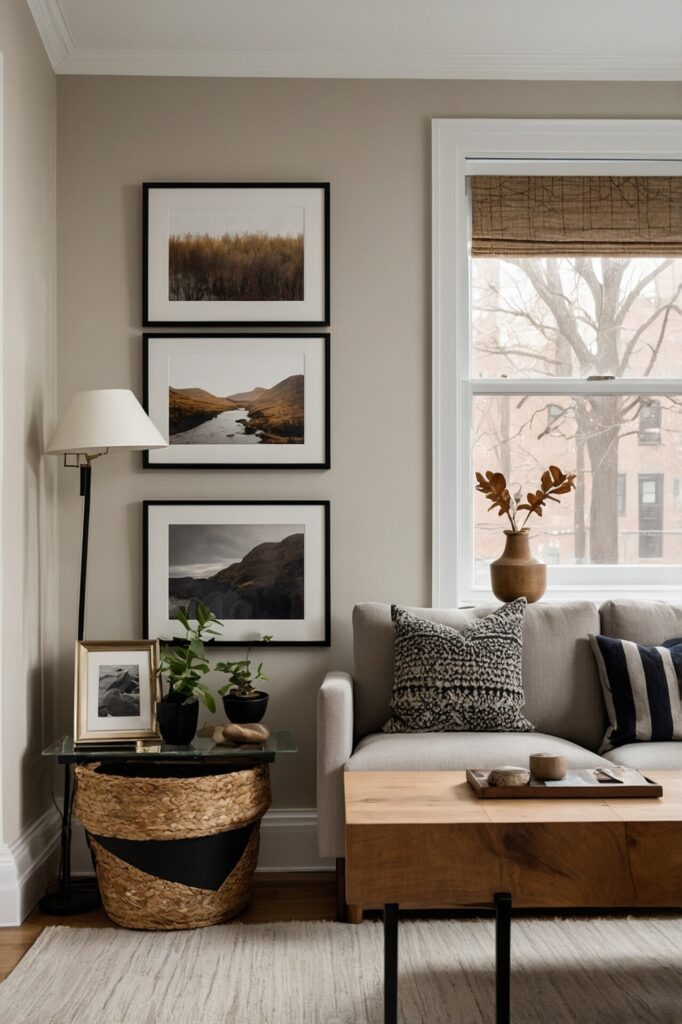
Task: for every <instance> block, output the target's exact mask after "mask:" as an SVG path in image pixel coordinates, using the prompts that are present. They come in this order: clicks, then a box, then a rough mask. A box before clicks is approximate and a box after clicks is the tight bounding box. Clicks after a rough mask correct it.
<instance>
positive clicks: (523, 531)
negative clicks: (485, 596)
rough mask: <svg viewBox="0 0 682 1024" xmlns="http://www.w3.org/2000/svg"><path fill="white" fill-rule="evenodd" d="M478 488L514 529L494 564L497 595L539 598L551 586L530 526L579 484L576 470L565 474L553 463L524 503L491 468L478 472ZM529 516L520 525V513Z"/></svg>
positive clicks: (507, 598)
mask: <svg viewBox="0 0 682 1024" xmlns="http://www.w3.org/2000/svg"><path fill="white" fill-rule="evenodd" d="M476 480H477V485H476V490H477V491H480V492H481V494H484V495H485V496H486V498H487V499H488V500H489V501H490V503H491V504H490V508H489V509H488V511H489V512H490V511H492V509H494V508H497V509H498V513H497V514H498V516H506V517H507V519H508V520H509V523H510V525H511V530H505V531H504V534H505V536H506V538H507V542H506V544H505V548H504V551H503V553H502V555H501V556H500V558H498V559H497V560H496V561H495V562H493V563H492V564H491V566H490V581H491V584H492V590H493V594H494V595H495V597H498V598H499V599H500V601H513V600H515V598H517V597H525V598H526V600H527V601H528V602H530V603H532V602H533V601H539V600H540V598H541V597H542V595H543V594H544V592H545V590H546V589H547V566H546V565H545V563H544V562H540V561H539V560H538V559H537V558H534V557H533V555H532V554H531V551H530V544H529V542H528V535H529V532H530V531H529V528H528V527H527V526H526V524H527V522H528V520H529V519H530V517H531V516H532V515H536V516H542V510H543V507H544V506H545V504H546V502H548V501H555V502H557V503H558V502H559V498H558V497H557V495H558V494H568V493H569V491H571V490H573V488H574V487H575V473H564V472H563V471H562V470H561V469H559V467H558V466H550V467H549V469H546V470H545V472H544V473H543V474H542V477H541V479H540V487H539V489H538V490H537V491H529V492H528V494H527V495H526V500H525V501H524V502H519V501H518V499H517V498H513V497H512V495H511V494H510V492H509V488H508V487H507V481H506V479H505V477H504V474H503V473H493V472H492V471H491V470H487V471H486V473H485V476H484V475H483V473H476ZM520 512H526V516H525V518H524V519H523V521H522V522H521V523H520V524H519V518H520V517H519V513H520Z"/></svg>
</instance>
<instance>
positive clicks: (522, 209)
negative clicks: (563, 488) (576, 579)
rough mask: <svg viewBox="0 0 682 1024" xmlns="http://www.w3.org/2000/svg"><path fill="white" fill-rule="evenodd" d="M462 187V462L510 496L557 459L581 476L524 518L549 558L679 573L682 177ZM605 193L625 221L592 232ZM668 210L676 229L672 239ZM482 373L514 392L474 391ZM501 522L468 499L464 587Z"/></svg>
mask: <svg viewBox="0 0 682 1024" xmlns="http://www.w3.org/2000/svg"><path fill="white" fill-rule="evenodd" d="M671 182H672V185H671ZM470 191H471V192H472V193H473V214H472V220H473V231H474V239H473V247H472V251H473V255H472V258H471V262H470V280H471V296H472V309H471V324H472V329H471V367H472V372H471V377H472V380H475V381H476V384H475V386H474V388H473V389H472V395H471V416H472V424H471V426H472V431H473V439H474V440H473V468H474V469H475V470H479V471H485V470H487V469H493V470H497V469H499V470H501V471H502V472H503V473H504V474H505V476H506V477H507V480H508V483H509V485H510V490H511V492H512V494H513V495H514V496H515V497H517V498H520V499H524V498H525V492H526V491H527V490H529V489H531V488H532V489H533V490H535V489H536V488H537V487H538V486H539V479H540V475H541V472H542V471H543V470H544V469H545V468H546V467H547V466H549V465H550V464H552V463H553V464H556V465H558V466H560V467H561V468H562V469H563V470H565V471H571V472H574V473H575V474H576V490H575V492H574V493H573V494H571V495H570V496H568V497H565V498H564V499H563V500H562V502H561V504H560V505H551V506H550V507H549V508H548V509H547V511H546V514H545V515H544V516H543V518H542V520H535V519H534V520H533V523H532V527H533V539H534V547H535V552H536V554H537V555H538V556H539V557H540V558H543V559H545V560H546V561H547V562H548V563H549V564H551V565H558V566H569V567H570V566H581V565H585V566H588V565H589V566H638V565H639V566H643V565H646V564H649V563H650V562H651V561H652V560H656V563H657V564H658V565H660V562H661V560H662V561H663V562H664V563H665V564H667V565H670V566H681V565H682V497H681V496H680V479H679V476H675V474H680V467H681V466H682V394H680V393H675V391H674V390H673V387H672V386H669V384H668V382H674V387H675V388H677V386H678V384H679V381H680V380H681V379H682V244H680V238H682V215H680V212H679V210H680V208H681V207H682V179H681V178H676V179H669V178H668V179H664V178H658V179H657V178H652V177H647V178H637V177H631V178H625V177H618V178H614V177H597V178H588V177H573V178H553V177H536V178H533V177H529V176H519V177H516V178H515V177H512V176H504V177H487V176H485V177H484V176H482V177H478V178H472V179H470ZM609 197H613V198H614V199H615V202H616V204H617V203H618V202H619V201H622V203H623V220H624V221H627V224H626V225H625V227H624V228H623V231H621V232H620V233H619V232H618V231H614V230H612V229H613V227H614V224H613V222H609V221H608V216H607V219H606V221H605V222H604V231H603V236H602V239H601V240H600V217H601V216H602V215H604V214H605V209H606V205H608V202H609V201H610V198H609ZM633 203H634V204H635V205H636V206H638V214H637V216H640V218H641V219H642V222H641V223H637V222H636V220H637V217H636V216H633V217H631V216H630V211H631V209H632V207H631V204H633ZM673 203H676V204H677V213H674V214H673V217H674V218H676V219H675V220H674V223H673V224H672V225H671V231H672V233H675V232H676V233H677V236H680V238H678V239H677V241H674V240H672V241H671V244H670V246H667V245H666V243H665V231H666V224H667V223H668V221H667V220H666V218H668V217H669V210H670V208H671V207H672V204H673ZM477 204H478V206H479V209H478V211H477ZM581 206H582V212H581V209H580V208H581ZM529 207H531V208H532V209H533V210H534V213H533V214H532V215H529V214H528V209H529ZM587 208H589V210H588V214H587V215H585V216H583V214H584V211H585V209H587ZM576 211H577V212H576ZM567 212H568V215H567ZM517 213H518V231H516V233H515V232H514V228H515V225H514V223H513V222H514V218H515V216H516V215H517ZM658 214H661V216H660V217H658V219H657V215H658ZM573 215H575V218H574V219H575V221H576V231H575V235H576V237H571V238H569V237H566V235H562V230H563V225H564V224H565V223H566V221H567V220H568V221H570V220H571V217H572V216H573ZM581 217H583V219H582V220H580V218H581ZM578 220H580V223H577V222H578ZM585 221H589V224H588V225H587V230H584V231H583V227H584V225H585ZM510 224H511V225H512V227H511V229H510V228H509V225H510ZM652 224H653V225H654V226H656V227H657V228H658V229H660V230H658V231H654V232H652V231H650V230H649V229H650V228H651V226H652ZM538 225H539V228H538ZM617 226H618V225H616V227H617ZM496 228H500V230H499V231H498V232H497V236H496ZM555 229H556V230H555ZM592 229H593V230H592ZM477 231H478V233H479V239H478V241H477V238H476V232H477ZM543 231H544V233H545V237H544V239H543V238H540V239H539V240H538V238H537V235H538V234H542V232H543ZM581 231H583V234H582V235H581ZM628 232H629V233H630V238H628ZM654 236H655V237H654ZM529 238H530V240H528V239H529ZM633 238H634V241H633ZM676 246H677V248H676ZM676 252H678V253H679V254H676ZM485 380H490V381H503V380H504V381H511V382H513V385H511V386H510V385H508V384H505V385H504V387H505V389H506V393H494V394H485V393H484V390H485V388H484V385H483V384H482V383H481V382H482V381H485ZM611 380H613V381H614V382H615V383H614V385H613V387H618V386H619V382H626V387H625V388H624V390H625V391H626V393H622V394H618V393H613V391H611V392H610V393H609V390H608V389H609V387H611V385H610V383H607V384H606V385H603V384H601V382H603V381H607V382H610V381H611ZM543 382H546V385H547V391H546V392H544V393H543ZM654 382H655V384H654ZM600 387H601V389H602V391H605V392H606V393H600ZM512 389H513V392H514V393H510V392H511V391H512ZM592 389H593V390H592ZM491 390H494V389H491ZM500 390H501V389H500ZM673 480H674V481H675V488H676V489H675V490H674V489H673V482H672V481H673ZM628 492H630V493H632V494H633V495H638V501H631V502H630V503H629V505H628V503H627V501H626V496H627V494H628ZM499 531H500V524H499V522H498V520H497V519H496V517H495V516H491V515H490V514H489V513H488V510H487V503H486V501H485V499H484V498H483V496H482V495H476V498H475V512H474V520H473V533H474V536H473V546H474V562H475V570H474V585H475V586H480V587H485V586H486V585H487V582H488V579H489V568H488V567H489V563H490V561H491V560H492V559H494V558H496V557H498V556H499V554H500V550H501V548H500V533H499ZM653 579H654V577H653V576H652V580H653Z"/></svg>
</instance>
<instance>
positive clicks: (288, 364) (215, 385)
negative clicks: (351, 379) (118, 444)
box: [143, 334, 329, 469]
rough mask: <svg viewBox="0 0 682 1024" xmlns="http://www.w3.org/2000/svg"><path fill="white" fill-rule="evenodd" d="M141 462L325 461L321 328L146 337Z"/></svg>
mask: <svg viewBox="0 0 682 1024" xmlns="http://www.w3.org/2000/svg"><path fill="white" fill-rule="evenodd" d="M144 406H145V409H146V411H147V413H148V414H149V416H150V418H151V420H152V422H153V423H154V424H155V425H156V427H157V428H158V429H159V431H160V432H161V433H162V434H163V436H164V437H165V438H166V440H167V441H168V447H167V448H159V449H156V450H154V451H149V452H145V453H144V456H143V458H144V465H145V467H146V468H148V469H168V468H176V469H197V468H201V469H211V468H212V469H328V468H329V335H328V334H305V335H295V334H280V335H257V334H224V335H208V334H183V335H170V336H169V335H158V334H145V335H144Z"/></svg>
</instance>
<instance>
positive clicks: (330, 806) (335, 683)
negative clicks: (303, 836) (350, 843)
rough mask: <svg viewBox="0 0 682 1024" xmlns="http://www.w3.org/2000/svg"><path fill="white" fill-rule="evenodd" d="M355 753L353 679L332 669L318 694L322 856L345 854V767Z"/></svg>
mask: <svg viewBox="0 0 682 1024" xmlns="http://www.w3.org/2000/svg"><path fill="white" fill-rule="evenodd" d="M352 753H353V680H352V679H351V677H350V676H349V675H348V673H347V672H329V673H328V675H327V676H326V677H325V679H324V681H323V683H322V686H321V687H320V692H319V694H318V698H317V838H318V846H319V850H320V855H321V856H322V857H343V856H344V852H345V816H344V809H343V769H344V765H345V764H346V761H347V760H348V758H349V757H350V756H351V754H352Z"/></svg>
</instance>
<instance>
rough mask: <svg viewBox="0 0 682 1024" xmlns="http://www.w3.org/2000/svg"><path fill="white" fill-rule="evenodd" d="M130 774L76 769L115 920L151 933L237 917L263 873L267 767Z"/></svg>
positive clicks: (80, 810) (79, 807)
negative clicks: (260, 866) (261, 853)
mask: <svg viewBox="0 0 682 1024" xmlns="http://www.w3.org/2000/svg"><path fill="white" fill-rule="evenodd" d="M126 767H127V766H126ZM126 767H124V766H120V765H119V766H115V767H113V766H103V765H101V764H90V765H77V766H76V795H75V802H74V810H75V812H76V814H77V815H78V817H79V818H80V820H81V822H82V823H83V826H84V828H85V830H86V833H87V836H88V842H89V844H90V849H91V852H92V854H93V856H94V860H95V866H96V870H97V880H98V882H99V887H100V891H101V894H102V902H103V904H104V908H105V910H106V912H107V914H108V915H109V917H110V918H111V919H112V920H113V921H115V922H116V923H117V924H120V925H122V926H123V927H124V928H145V929H148V930H151V931H156V930H164V929H173V928H201V927H204V926H205V925H211V924H219V923H220V922H221V921H227V920H228V919H229V918H231V917H234V916H235V914H238V913H239V911H240V910H241V909H242V908H243V907H244V905H245V904H246V902H247V901H248V898H249V894H250V890H251V882H252V879H253V873H254V871H255V869H256V862H257V860H258V842H259V832H260V820H261V818H262V817H263V815H264V814H265V812H266V810H267V809H268V807H269V806H270V774H269V770H268V766H267V765H258V766H256V767H255V768H247V769H240V770H231V769H227V768H225V767H223V768H222V770H221V773H220V774H215V768H213V769H210V771H211V773H210V774H206V773H204V772H206V771H207V770H206V769H203V770H202V768H194V767H192V766H189V767H187V766H178V767H175V768H174V767H169V766H167V765H158V764H157V765H154V766H149V767H148V768H147V769H146V770H147V771H152V775H151V777H146V776H145V777H142V776H139V775H130V774H128V773H127V771H126ZM154 769H155V770H156V771H157V772H158V775H155V774H153V771H154ZM130 770H133V771H135V770H138V769H135V768H132V769H130ZM178 773H181V774H180V775H178Z"/></svg>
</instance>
